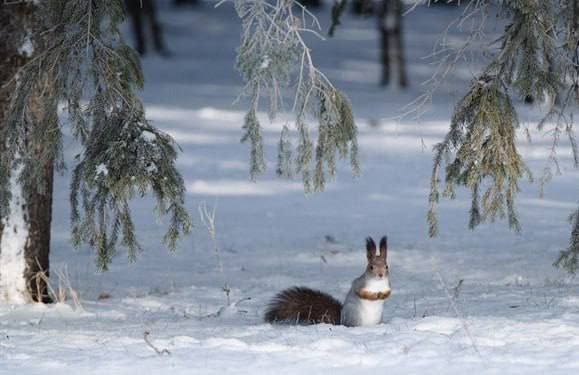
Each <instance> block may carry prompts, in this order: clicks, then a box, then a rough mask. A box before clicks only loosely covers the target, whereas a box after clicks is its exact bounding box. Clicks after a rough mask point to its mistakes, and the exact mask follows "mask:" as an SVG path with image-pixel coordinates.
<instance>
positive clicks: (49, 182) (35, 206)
mask: <svg viewBox="0 0 579 375" xmlns="http://www.w3.org/2000/svg"><path fill="white" fill-rule="evenodd" d="M43 95H50V88H48V87H47V88H46V90H45V91H44V94H43ZM40 100H41V98H40V97H35V98H33V102H35V103H34V105H32V110H33V111H34V113H33V117H34V124H33V125H34V126H36V127H44V126H45V125H44V121H43V119H44V118H45V117H47V116H46V114H45V113H44V110H43V108H42V107H41V106H40ZM37 103H38V104H37ZM47 130H48V129H47ZM28 145H29V147H30V148H31V150H32V152H33V157H34V159H35V160H36V161H37V162H38V163H41V164H42V166H41V170H42V176H41V178H40V179H39V181H38V182H39V183H40V184H41V186H33V187H31V188H29V189H27V190H28V191H29V193H28V194H26V211H27V216H28V241H27V243H26V246H25V248H24V254H25V258H26V271H25V275H24V277H25V279H26V283H27V287H28V291H29V292H30V295H31V297H32V299H33V300H34V301H35V302H44V303H48V302H51V300H50V297H49V295H48V290H47V285H46V280H47V279H48V276H49V253H50V228H51V222H52V191H53V182H54V160H53V159H48V160H41V158H40V157H39V155H43V154H46V153H45V152H43V151H45V150H43V148H44V147H46V146H45V145H43V144H31V143H29V144H28Z"/></svg>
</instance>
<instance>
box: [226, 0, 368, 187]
mask: <svg viewBox="0 0 579 375" xmlns="http://www.w3.org/2000/svg"><path fill="white" fill-rule="evenodd" d="M233 2H234V4H235V8H236V10H237V13H238V15H239V17H240V18H241V21H242V31H241V45H240V47H239V49H238V55H237V68H238V70H239V72H240V74H241V76H242V78H243V80H244V81H245V87H244V89H243V96H245V97H247V98H248V99H249V102H250V104H249V107H250V108H249V110H248V112H247V114H246V116H245V119H244V124H243V129H244V135H243V137H242V142H247V143H249V145H250V176H251V178H252V179H255V178H256V177H257V175H259V174H260V173H262V172H263V171H264V170H265V161H264V151H263V136H262V127H261V124H260V121H259V119H258V116H257V113H258V111H259V109H260V102H261V101H262V100H264V98H265V101H267V103H268V108H267V112H268V114H269V119H270V120H273V118H274V117H275V116H276V115H277V114H278V113H279V112H280V111H281V110H283V109H284V105H283V104H284V103H283V95H284V92H285V90H286V89H288V88H289V87H290V86H291V87H294V86H295V95H294V97H293V104H292V112H293V114H294V116H295V118H294V124H295V127H296V129H297V145H295V146H294V145H293V144H292V140H291V139H290V136H289V127H288V126H287V125H286V126H284V128H283V130H282V133H281V136H280V142H279V150H278V163H277V168H276V171H277V174H278V175H279V176H282V177H291V176H293V175H294V174H298V175H301V178H302V180H303V183H304V190H305V191H306V192H314V191H322V190H323V189H324V187H325V183H326V180H327V178H328V177H330V178H331V177H332V176H334V175H335V173H336V159H337V158H338V157H340V158H348V157H349V159H350V165H351V168H352V172H353V174H354V175H357V174H358V173H359V165H358V156H357V153H358V146H357V138H356V135H357V129H356V125H355V123H354V118H353V114H352V108H351V105H350V103H349V101H348V99H347V98H346V96H345V95H344V94H343V93H342V92H340V91H339V90H337V89H336V88H335V87H334V86H333V85H332V84H331V82H330V81H329V80H328V79H327V78H326V76H325V75H324V74H323V73H322V72H320V71H319V70H318V69H317V68H316V67H315V66H314V63H313V59H312V56H311V53H310V49H309V48H308V46H307V45H306V43H305V42H304V39H303V35H304V34H305V33H312V34H315V35H317V36H319V37H320V38H321V36H320V35H319V34H318V31H319V30H320V29H321V28H320V25H319V24H318V22H317V20H316V18H315V17H314V16H313V15H312V14H311V13H309V12H308V11H307V10H306V9H305V8H304V7H303V6H301V5H300V4H299V3H297V2H296V1H294V0H278V1H273V2H270V1H266V0H234V1H233ZM308 23H309V24H310V25H311V26H308ZM310 118H313V119H315V120H317V122H318V137H317V140H316V141H314V140H313V139H312V136H311V132H310V128H309V126H308V123H307V121H308V120H309V119H310Z"/></svg>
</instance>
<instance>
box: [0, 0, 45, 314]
mask: <svg viewBox="0 0 579 375" xmlns="http://www.w3.org/2000/svg"><path fill="white" fill-rule="evenodd" d="M33 12H34V6H33V5H32V4H31V3H21V4H14V5H10V6H8V5H5V6H4V7H2V8H0V21H1V22H2V27H1V28H0V31H1V32H2V33H3V34H4V35H15V37H14V38H9V39H8V40H6V41H5V42H4V43H1V45H0V55H1V56H5V57H6V58H5V59H4V60H3V61H1V62H0V71H1V72H0V79H1V80H0V82H8V84H6V85H5V86H4V87H3V88H2V90H0V128H2V127H4V126H7V123H6V121H7V120H8V117H9V115H10V113H11V110H10V104H11V93H12V92H13V89H14V84H16V81H17V80H14V81H10V79H11V78H12V77H13V76H14V75H15V73H16V72H17V71H18V69H20V68H21V67H22V66H23V65H24V64H25V63H26V62H27V61H29V59H30V58H31V57H32V55H33V54H34V52H35V48H34V47H35V45H34V44H35V41H33V40H32V36H31V30H32V27H31V23H32V22H33V21H32V14H33ZM50 93H51V90H50V87H45V89H44V90H40V91H38V92H36V93H35V94H34V95H32V96H31V98H30V99H29V102H28V107H29V108H30V113H29V115H28V116H27V119H28V120H27V121H26V125H24V124H23V125H22V126H23V127H24V128H23V129H24V131H22V132H21V133H20V134H22V135H21V136H20V137H17V138H18V139H16V138H12V139H2V142H0V151H3V150H5V149H7V146H9V144H8V143H5V142H10V143H11V144H12V145H14V144H15V143H16V144H19V145H20V146H21V147H20V149H21V150H22V152H17V153H16V154H14V155H12V157H8V158H5V159H4V160H3V162H2V164H3V165H2V168H5V169H7V170H8V171H9V175H10V177H9V181H8V183H7V185H8V186H7V187H8V191H9V192H10V199H9V201H8V202H7V205H6V206H7V209H8V211H7V212H5V213H4V214H3V215H2V216H0V301H1V302H8V303H26V302H30V301H44V302H46V301H48V300H49V299H48V296H47V293H46V289H47V288H46V279H45V278H44V277H39V276H40V275H41V274H43V275H44V276H48V265H49V263H48V254H49V246H50V222H51V205H52V182H53V175H54V159H53V158H52V157H47V153H46V152H43V151H45V149H46V148H47V147H49V146H48V145H46V144H45V142H44V137H43V138H42V139H36V140H35V139H34V138H33V137H29V136H28V135H29V134H30V133H31V132H32V131H33V130H34V131H36V132H37V133H38V130H39V129H41V131H44V132H48V129H47V126H46V124H45V123H46V121H44V119H45V118H46V117H48V116H46V115H47V114H46V113H44V112H45V109H44V106H43V105H42V101H43V100H44V98H43V95H44V96H46V95H50ZM55 110H56V109H55ZM53 115H56V113H54V114H53ZM22 138H26V139H22ZM6 155H8V153H7V154H6ZM30 158H31V159H32V160H33V161H32V163H34V164H35V165H37V166H39V167H40V168H41V169H42V171H43V173H42V174H41V175H40V176H38V177H36V178H34V179H33V180H30V179H29V178H27V176H24V178H21V176H22V174H23V173H25V172H24V171H25V163H24V161H25V160H26V159H30ZM19 159H21V160H20V162H16V161H17V160H19ZM23 183H24V185H23ZM6 196H8V194H6Z"/></svg>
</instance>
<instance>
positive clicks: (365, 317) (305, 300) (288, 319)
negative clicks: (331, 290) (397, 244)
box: [265, 236, 391, 327]
mask: <svg viewBox="0 0 579 375" xmlns="http://www.w3.org/2000/svg"><path fill="white" fill-rule="evenodd" d="M387 248H388V243H387V237H386V236H384V237H382V239H381V240H380V253H379V254H378V255H376V243H375V242H374V240H373V239H372V238H371V237H368V238H366V255H367V259H368V265H367V266H366V271H365V272H364V273H363V274H362V276H360V277H358V278H357V279H355V280H354V281H352V287H351V288H350V291H349V292H348V294H347V295H346V299H345V300H344V303H343V304H342V303H340V301H338V300H337V299H335V298H334V297H332V296H331V295H329V294H326V293H324V292H321V291H319V290H314V289H310V288H307V287H299V286H297V287H292V288H288V289H285V290H283V291H281V292H279V293H278V294H277V295H276V296H275V297H274V298H273V299H272V300H271V302H270V303H269V305H268V306H267V309H266V312H265V321H266V322H268V323H282V324H283V323H286V324H305V325H307V324H319V323H327V324H335V325H337V324H342V325H345V326H348V327H356V326H372V325H376V324H379V323H381V322H382V312H383V310H384V300H386V299H387V298H388V297H390V293H391V289H390V280H389V272H388V263H387V262H386V253H387Z"/></svg>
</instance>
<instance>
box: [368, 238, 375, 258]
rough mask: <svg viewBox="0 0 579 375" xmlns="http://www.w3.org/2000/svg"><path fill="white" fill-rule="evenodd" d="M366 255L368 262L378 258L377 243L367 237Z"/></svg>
mask: <svg viewBox="0 0 579 375" xmlns="http://www.w3.org/2000/svg"><path fill="white" fill-rule="evenodd" d="M366 255H367V256H368V260H371V259H374V257H375V256H376V243H375V242H374V240H373V239H372V237H366Z"/></svg>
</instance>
